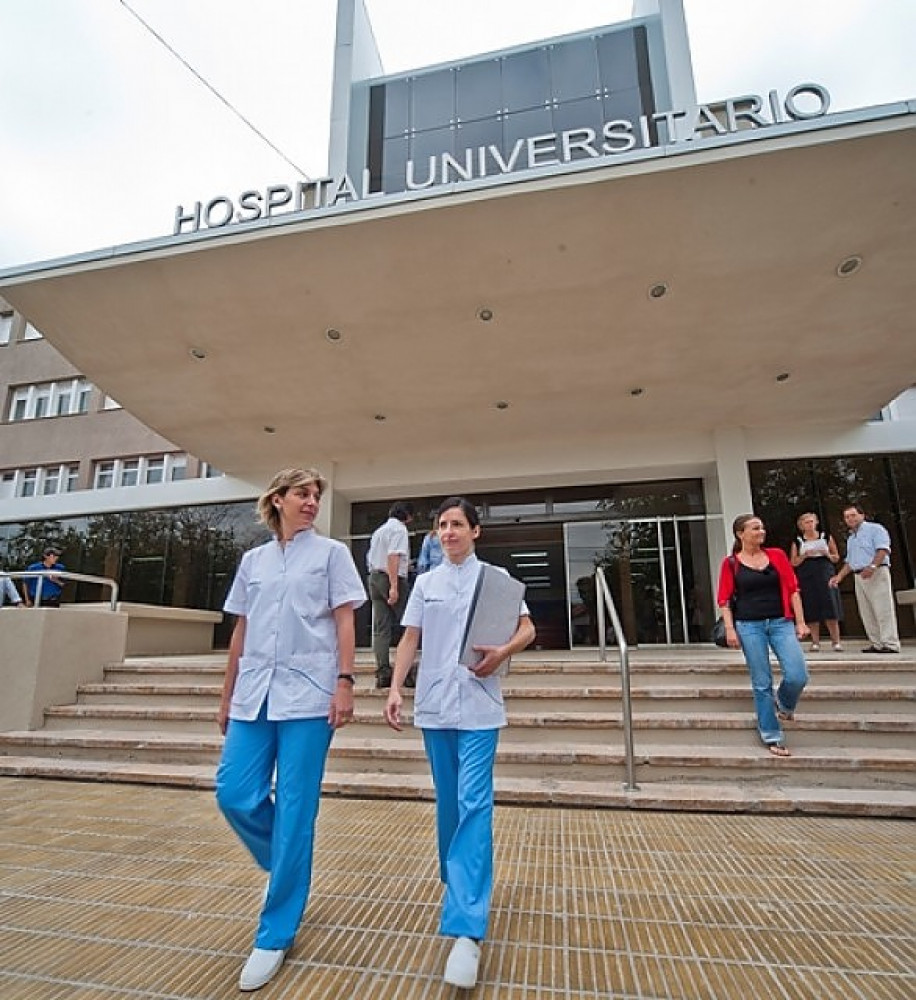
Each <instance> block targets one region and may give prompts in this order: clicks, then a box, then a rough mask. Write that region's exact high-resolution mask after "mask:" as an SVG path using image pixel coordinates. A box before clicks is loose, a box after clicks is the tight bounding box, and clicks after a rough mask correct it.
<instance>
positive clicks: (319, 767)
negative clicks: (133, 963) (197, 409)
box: [216, 469, 366, 990]
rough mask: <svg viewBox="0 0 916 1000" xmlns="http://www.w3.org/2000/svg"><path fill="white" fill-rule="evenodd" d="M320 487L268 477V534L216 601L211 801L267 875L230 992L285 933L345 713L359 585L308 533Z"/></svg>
mask: <svg viewBox="0 0 916 1000" xmlns="http://www.w3.org/2000/svg"><path fill="white" fill-rule="evenodd" d="M325 486H326V483H325V480H324V479H322V477H321V475H320V474H319V473H318V472H316V471H315V470H314V469H285V470H284V471H283V472H279V473H277V475H276V476H274V478H273V481H272V482H271V483H270V485H269V486H268V488H267V490H266V491H265V492H264V494H262V496H261V497H260V499H259V500H258V514H259V516H260V519H261V520H262V521H263V522H264V523H265V524H266V525H267V526H268V527H269V528H270V529H271V531H273V533H274V536H275V537H274V539H273V540H272V541H270V542H267V543H266V544H264V545H261V546H259V547H258V548H255V549H251V550H250V551H249V552H246V553H245V555H244V556H243V557H242V561H241V563H240V565H239V569H238V572H237V573H236V576H235V580H234V581H233V583H232V588H231V589H230V591H229V596H228V597H227V598H226V603H225V604H224V605H223V609H224V610H225V611H227V612H228V613H229V614H233V615H237V616H238V617H237V620H236V623H235V628H234V630H233V632H232V639H231V641H230V644H229V663H228V665H227V667H226V679H225V683H224V685H223V696H222V699H221V702H220V707H219V725H220V729H221V730H222V731H223V732H224V733H225V736H226V742H225V744H224V746H223V754H222V758H221V760H220V765H219V769H218V771H217V775H216V799H217V803H218V804H219V807H220V809H221V810H222V812H223V814H224V815H225V817H226V819H227V820H228V822H229V825H230V826H231V827H232V828H233V830H235V832H236V833H237V834H238V836H239V838H240V839H241V841H242V843H244V845H245V846H246V847H247V848H248V850H249V851H250V853H251V855H252V857H253V858H254V860H255V861H256V862H257V864H258V865H260V867H261V868H262V869H263V870H264V871H265V872H268V874H269V881H268V885H267V890H266V892H265V894H264V899H263V906H262V910H261V918H260V922H259V925H258V931H257V936H256V939H255V947H254V950H253V951H252V952H251V955H250V956H249V958H248V961H247V962H246V963H245V967H244V968H243V969H242V974H241V977H240V979H239V988H240V989H242V990H256V989H258V988H260V987H261V986H263V985H264V984H265V983H267V982H268V981H269V980H270V979H272V978H273V976H274V975H275V974H276V973H277V971H278V970H279V968H280V966H281V965H282V964H283V959H284V958H285V957H286V952H287V950H288V949H289V947H290V946H291V945H292V943H293V939H294V938H295V936H296V931H297V930H298V928H299V923H300V921H301V919H302V914H303V913H304V912H305V906H306V903H307V902H308V896H309V888H310V885H311V877H312V847H313V842H314V834H315V821H316V819H317V817H318V804H319V797H320V794H321V780H322V777H323V775H324V765H325V760H326V759H327V755H328V750H329V749H330V745H331V737H332V736H333V734H334V730H335V729H336V728H338V727H339V726H343V725H346V723H348V722H349V721H351V720H352V718H353V683H354V676H353V665H354V662H355V655H356V638H355V635H356V633H355V625H354V610H355V609H356V608H358V607H359V606H360V605H361V604H363V603H364V602H365V600H366V592H365V589H364V588H363V584H362V580H361V579H360V576H359V573H358V572H357V570H356V566H355V565H354V564H353V558H352V556H351V555H350V551H349V549H347V547H346V546H345V545H343V544H342V543H341V542H337V541H334V540H333V539H330V538H324V537H322V536H321V535H318V534H316V533H315V530H314V527H313V525H314V522H315V517H316V516H317V514H318V505H319V503H320V501H321V494H322V492H323V491H324V489H325ZM274 773H276V791H275V793H274V795H273V796H271V779H272V778H273V776H274Z"/></svg>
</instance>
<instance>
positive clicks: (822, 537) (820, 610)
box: [789, 512, 843, 653]
mask: <svg viewBox="0 0 916 1000" xmlns="http://www.w3.org/2000/svg"><path fill="white" fill-rule="evenodd" d="M796 525H797V527H798V538H796V539H795V541H794V542H792V545H791V547H790V549H789V562H791V563H792V566H793V568H794V569H795V575H796V576H797V577H798V587H799V590H800V592H801V599H802V607H803V608H804V612H805V624H806V625H807V626H808V628H809V629H810V630H811V652H812V653H817V652H820V648H821V645H820V641H821V622H823V623H824V624H825V625H826V626H827V632H828V633H829V635H830V641H831V642H832V643H833V649H834V652H836V653H841V652H842V651H843V647H842V645H841V644H840V620H841V619H842V612H841V609H840V595H839V593H838V591H837V590H836V589H835V588H834V587H831V586H829V581H830V578H831V577H832V576H833V574H834V573H835V572H836V564H837V563H838V562H839V561H840V553H839V552H838V551H837V547H836V542H835V541H834V540H833V537H832V536H828V535H826V534H825V533H824V532H823V531H821V530H820V528H819V526H818V521H817V514H812V513H810V512H808V513H805V514H802V515H801V516H800V517H799V518H798V520H797V521H796Z"/></svg>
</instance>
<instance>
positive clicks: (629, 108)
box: [602, 88, 642, 135]
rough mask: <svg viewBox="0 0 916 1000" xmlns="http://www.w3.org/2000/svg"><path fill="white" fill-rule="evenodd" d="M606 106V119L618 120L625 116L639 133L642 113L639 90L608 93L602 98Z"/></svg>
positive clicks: (610, 120) (604, 106)
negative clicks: (639, 120)
mask: <svg viewBox="0 0 916 1000" xmlns="http://www.w3.org/2000/svg"><path fill="white" fill-rule="evenodd" d="M602 105H603V108H604V120H605V121H606V122H612V121H617V119H618V118H623V119H624V120H625V121H630V122H632V123H633V129H634V132H635V133H636V134H637V135H638V134H639V124H638V119H639V116H640V115H641V114H642V105H641V103H640V95H639V90H637V89H635V88H633V89H630V90H618V91H616V92H615V93H613V94H607V95H605V97H604V98H603V99H602Z"/></svg>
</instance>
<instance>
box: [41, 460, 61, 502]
mask: <svg viewBox="0 0 916 1000" xmlns="http://www.w3.org/2000/svg"><path fill="white" fill-rule="evenodd" d="M60 468H61V467H60V466H59V465H58V466H54V467H52V468H50V469H45V470H44V473H45V474H44V479H43V480H42V483H41V493H42V496H46V497H49V496H52V495H53V494H55V493H60Z"/></svg>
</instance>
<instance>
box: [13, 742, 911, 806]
mask: <svg viewBox="0 0 916 1000" xmlns="http://www.w3.org/2000/svg"><path fill="white" fill-rule="evenodd" d="M214 774H215V767H214V766H213V765H197V764H185V765H161V764H153V763H146V762H136V761H106V760H102V761H99V760H62V759H52V758H41V757H12V756H11V757H0V775H4V776H16V777H39V778H51V779H58V780H59V779H65V778H69V779H73V780H77V781H114V782H125V783H132V784H153V785H171V786H175V787H183V788H195V789H212V788H213V787H214ZM495 784H496V801H497V804H498V805H500V806H510V805H536V806H543V805H545V804H548V805H563V806H579V807H585V808H593V809H652V810H665V811H684V812H719V813H744V812H753V813H767V814H792V813H804V814H809V815H828V816H863V817H865V816H867V817H883V818H897V819H914V818H916V793H914V792H913V791H912V790H898V789H891V788H886V787H882V788H880V789H879V790H863V789H860V788H843V787H829V788H825V787H814V786H808V785H804V784H799V783H798V781H797V779H796V778H795V776H791V775H787V774H786V773H785V772H784V773H783V775H782V776H781V777H780V778H778V779H775V780H773V781H771V782H769V783H763V782H757V783H753V784H750V783H748V784H743V785H735V784H733V783H723V782H718V783H716V782H675V781H666V782H653V783H651V784H649V783H644V784H640V783H639V782H637V787H636V788H634V789H627V788H625V787H624V785H623V784H622V783H621V782H620V781H618V780H600V781H568V780H567V781H564V780H558V779H554V778H550V777H540V778H538V777H536V778H517V777H508V776H502V775H497V777H496V783H495ZM323 790H324V793H325V794H326V795H338V796H349V797H357V798H407V799H420V800H427V801H431V800H432V799H433V790H432V785H431V782H430V780H429V776H428V775H427V774H422V775H421V774H416V775H414V774H394V775H391V774H380V773H374V772H358V771H354V772H338V771H335V770H333V769H329V770H328V772H327V773H326V775H325V780H324V784H323Z"/></svg>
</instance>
